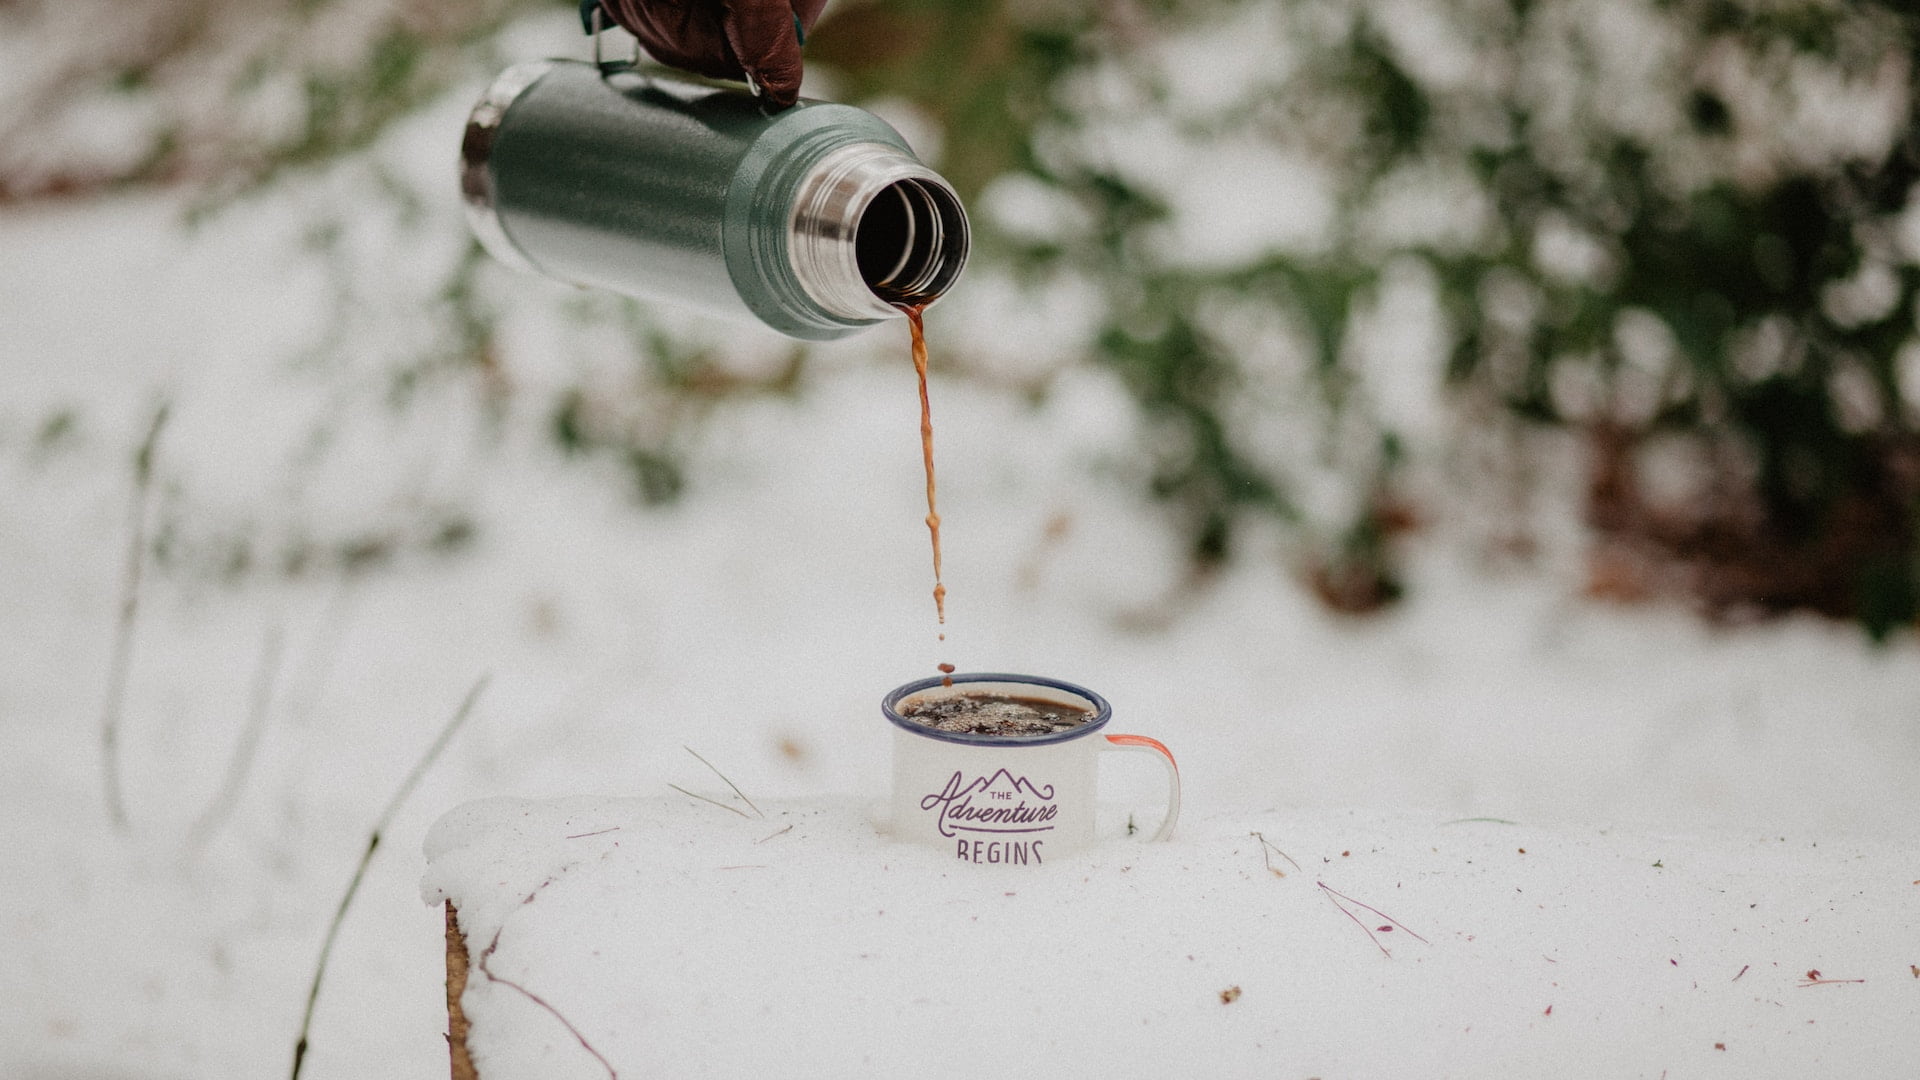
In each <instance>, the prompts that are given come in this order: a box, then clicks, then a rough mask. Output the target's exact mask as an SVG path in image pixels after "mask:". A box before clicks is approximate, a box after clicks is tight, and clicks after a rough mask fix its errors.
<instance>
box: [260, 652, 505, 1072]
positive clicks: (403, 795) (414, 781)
mask: <svg viewBox="0 0 1920 1080" xmlns="http://www.w3.org/2000/svg"><path fill="white" fill-rule="evenodd" d="M492 677H493V676H492V675H482V676H480V678H479V680H478V681H477V682H475V683H474V684H473V689H471V690H469V691H467V696H466V697H464V698H462V699H461V701H460V707H459V708H457V709H455V710H454V711H453V715H452V716H450V717H448V718H447V722H446V725H445V726H443V727H442V728H441V729H440V734H439V735H437V736H435V737H434V740H433V745H431V746H429V747H427V752H426V753H424V754H422V755H420V760H419V761H416V762H414V765H413V771H412V772H409V773H408V774H407V778H406V779H405V780H403V781H401V782H400V788H399V790H397V791H395V792H394V793H393V798H392V799H390V800H388V802H387V808H386V809H385V810H382V811H381V812H380V817H379V819H378V820H376V821H375V822H374V824H373V832H372V833H371V834H370V835H369V836H368V837H367V850H366V851H364V852H362V853H361V855H360V865H359V866H357V867H355V868H354V871H353V879H352V880H351V881H349V882H347V892H346V895H344V896H342V897H341V898H340V906H339V908H337V909H336V910H335V911H334V913H333V923H332V924H331V925H329V926H328V927H327V936H326V940H325V941H323V942H322V943H321V945H320V960H319V962H318V963H316V964H315V965H314V967H313V984H312V985H311V986H309V987H308V988H307V1011H306V1013H305V1014H304V1015H302V1016H301V1018H300V1039H299V1041H298V1042H295V1043H294V1044H293V1074H292V1080H300V1065H301V1063H302V1062H304V1061H305V1060H306V1056H307V1032H308V1031H309V1030H310V1029H311V1028H312V1027H313V1006H314V1003H315V1002H317V1001H319V1000H320V981H321V980H322V979H324V978H325V977H326V974H327V958H328V957H329V956H331V955H332V953H333V942H334V939H335V938H336V937H338V936H339V935H340V924H341V923H342V922H344V921H345V920H346V917H347V908H349V907H351V906H352V904H353V897H354V894H355V893H357V892H359V891H360V882H361V880H362V879H364V878H365V877H366V876H367V864H368V863H371V862H372V861H373V853H374V852H375V851H376V850H378V849H379V847H380V834H381V833H384V832H386V831H387V829H388V827H390V826H391V825H392V824H393V819H394V816H395V815H397V814H399V812H400V806H401V804H402V803H405V802H406V801H407V796H409V795H411V794H413V789H414V787H415V786H416V785H418V784H419V783H420V778H421V777H423V776H425V775H426V774H427V770H428V769H430V768H432V767H433V763H434V762H435V761H437V760H439V757H440V752H441V751H443V750H445V749H446V748H447V743H449V742H451V741H452V740H453V736H454V734H455V733H457V732H458V731H459V730H460V727H461V725H463V724H465V723H466V722H467V717H468V716H471V715H472V714H473V706H474V704H475V703H477V702H478V701H479V700H480V692H481V691H482V690H485V689H486V688H487V681H488V680H489V679H491V678H492ZM497 936H498V935H496V939H497Z"/></svg>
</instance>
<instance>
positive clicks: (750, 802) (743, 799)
mask: <svg viewBox="0 0 1920 1080" xmlns="http://www.w3.org/2000/svg"><path fill="white" fill-rule="evenodd" d="M680 749H682V750H685V751H686V752H687V753H689V754H692V755H693V757H694V760H696V761H698V762H699V763H700V764H702V765H705V766H706V767H707V768H709V769H713V775H715V776H717V777H719V778H720V779H722V780H726V784H727V786H728V787H730V788H732V789H733V793H734V794H735V795H738V796H740V801H741V802H743V803H746V804H747V805H748V806H753V800H752V799H749V798H747V793H746V792H744V791H741V790H740V785H739V784H736V783H734V782H733V781H731V780H727V774H726V773H723V772H721V771H720V770H719V769H714V768H713V762H711V761H708V760H707V759H706V758H703V757H701V756H700V755H699V753H698V752H696V751H695V750H694V748H693V747H691V746H682V747H681V748H680ZM753 812H754V813H755V814H756V815H758V816H759V818H760V820H762V821H765V820H766V818H767V815H765V814H762V813H761V812H760V808H759V807H757V806H753Z"/></svg>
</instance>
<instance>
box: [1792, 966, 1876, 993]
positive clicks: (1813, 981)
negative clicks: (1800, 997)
mask: <svg viewBox="0 0 1920 1080" xmlns="http://www.w3.org/2000/svg"><path fill="white" fill-rule="evenodd" d="M1866 981H1867V980H1865V979H1829V978H1826V977H1825V976H1822V975H1821V974H1820V969H1819V968H1814V969H1813V970H1812V971H1809V972H1807V981H1805V982H1803V983H1801V984H1800V986H1801V988H1802V989H1805V988H1806V987H1809V986H1834V985H1837V984H1839V983H1863V982H1866Z"/></svg>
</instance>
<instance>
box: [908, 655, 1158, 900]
mask: <svg viewBox="0 0 1920 1080" xmlns="http://www.w3.org/2000/svg"><path fill="white" fill-rule="evenodd" d="M948 678H949V679H951V683H952V685H950V686H949V685H945V683H946V682H947V680H946V679H942V678H941V677H940V676H934V677H933V678H929V679H921V680H919V681H917V682H911V683H908V684H907V685H905V686H902V687H900V688H899V689H897V690H895V691H894V692H893V693H891V694H888V695H887V696H886V699H885V700H884V701H882V702H881V705H880V709H881V712H883V713H884V714H885V715H886V718H887V719H888V720H889V721H890V722H892V724H893V817H892V821H891V829H892V832H893V835H894V837H895V838H896V839H900V840H906V841H910V842H913V843H922V844H931V845H933V846H935V847H938V848H941V849H943V850H945V851H947V852H950V853H952V854H953V856H954V857H955V858H957V859H959V860H960V861H962V862H970V863H983V864H985V863H992V864H1000V865H1007V866H1040V865H1044V864H1045V863H1046V862H1047V861H1049V860H1051V859H1054V858H1056V857H1058V856H1061V855H1065V854H1067V853H1068V852H1071V851H1074V850H1076V849H1079V848H1082V847H1085V846H1086V845H1088V844H1090V843H1092V842H1093V838H1094V830H1093V820H1094V790H1095V788H1096V786H1097V782H1098V775H1099V770H1098V768H1097V763H1098V759H1099V756H1100V754H1101V753H1103V752H1105V751H1109V750H1127V751H1134V752H1138V753H1147V754H1151V755H1153V756H1154V757H1156V758H1157V759H1159V760H1160V761H1161V762H1162V763H1164V764H1165V765H1166V767H1167V816H1166V818H1165V820H1163V821H1161V822H1160V827H1159V828H1158V829H1156V830H1155V831H1154V834H1153V836H1152V839H1154V840H1165V839H1167V837H1168V836H1170V835H1172V833H1173V826H1174V822H1175V820H1176V819H1177V818H1179V816H1180V767H1179V765H1178V763H1176V762H1175V761H1174V760H1173V754H1172V752H1171V751H1169V750H1168V749H1167V748H1166V747H1165V746H1163V745H1161V744H1160V742H1159V741H1158V740H1155V739H1150V738H1147V737H1146V736H1145V735H1108V734H1106V733H1105V732H1104V731H1103V730H1102V729H1104V728H1105V727H1106V725H1107V721H1108V720H1110V719H1112V718H1113V707H1112V706H1110V705H1108V704H1107V702H1106V699H1105V698H1102V697H1101V696H1100V695H1098V694H1096V693H1094V692H1093V691H1091V690H1088V689H1086V688H1084V687H1080V686H1075V685H1073V684H1072V683H1065V682H1061V681H1059V680H1057V679H1047V678H1041V677H1039V676H1035V675H1005V674H966V675H953V676H949V677H948ZM968 693H974V694H980V693H985V694H998V695H1004V696H1008V697H1025V698H1038V699H1040V700H1042V701H1047V702H1052V703H1055V704H1061V705H1071V706H1074V707H1076V708H1082V709H1086V710H1088V711H1089V712H1090V713H1091V714H1092V716H1093V719H1091V720H1089V721H1088V722H1086V723H1084V724H1081V725H1079V726H1078V727H1074V728H1069V729H1067V730H1065V731H1056V732H1052V733H1050V734H1046V735H966V734H959V733H955V732H948V731H938V730H935V729H933V728H929V727H926V726H924V725H921V724H918V723H915V722H914V721H912V720H909V719H907V718H905V717H904V716H902V715H901V714H900V710H901V709H902V708H903V707H906V706H908V705H910V704H911V703H912V702H915V701H926V700H936V699H939V698H942V697H952V696H957V695H960V694H968Z"/></svg>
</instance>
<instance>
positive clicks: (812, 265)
mask: <svg viewBox="0 0 1920 1080" xmlns="http://www.w3.org/2000/svg"><path fill="white" fill-rule="evenodd" d="M788 228H789V233H788V249H787V250H788V258H789V260H790V264H791V266H792V268H793V273H794V277H795V278H796V279H798V280H799V283H800V286H801V288H802V289H804V290H805V291H806V293H807V295H808V296H810V297H812V298H813V300H814V302H815V303H817V304H819V305H820V306H821V308H823V309H824V310H825V311H827V312H828V313H830V314H832V315H835V316H837V317H840V318H845V319H862V320H867V319H889V318H896V317H898V316H899V315H900V307H901V306H902V305H907V306H915V305H921V304H930V303H932V302H933V301H935V300H937V299H939V298H940V296H941V295H942V294H943V293H945V292H946V291H947V290H948V289H949V288H951V287H952V286H953V283H954V282H955V281H956V280H958V279H959V277H960V271H961V270H962V269H964V268H965V267H966V265H967V246H968V231H967V212H966V210H964V209H963V208H962V207H961V205H960V197H959V196H958V195H956V194H955V193H954V190H953V188H952V187H950V186H949V185H948V184H947V182H946V181H945V180H942V179H941V178H940V177H939V175H938V174H936V173H934V172H933V171H932V170H930V169H928V168H927V167H926V166H925V165H922V164H920V163H919V162H918V161H915V160H914V159H913V158H912V157H909V156H908V155H907V154H906V153H904V152H903V151H901V150H900V149H898V148H897V147H893V146H888V145H886V144H884V143H870V142H863V143H850V144H845V145H842V146H839V147H836V148H835V149H833V150H830V151H828V152H827V153H825V154H823V155H822V156H821V157H820V159H819V160H817V161H815V162H814V163H813V164H812V166H811V167H810V168H809V169H808V170H807V173H806V175H805V176H804V177H803V178H802V179H801V181H800V184H799V186H798V190H797V191H796V193H795V195H794V201H793V211H792V216H791V217H790V218H789V221H788Z"/></svg>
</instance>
